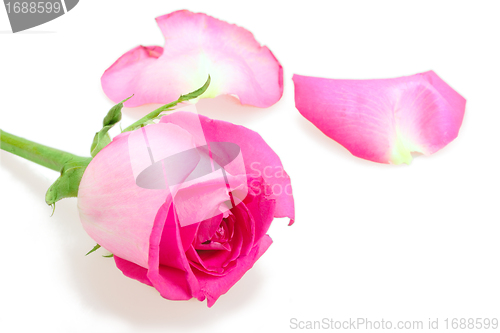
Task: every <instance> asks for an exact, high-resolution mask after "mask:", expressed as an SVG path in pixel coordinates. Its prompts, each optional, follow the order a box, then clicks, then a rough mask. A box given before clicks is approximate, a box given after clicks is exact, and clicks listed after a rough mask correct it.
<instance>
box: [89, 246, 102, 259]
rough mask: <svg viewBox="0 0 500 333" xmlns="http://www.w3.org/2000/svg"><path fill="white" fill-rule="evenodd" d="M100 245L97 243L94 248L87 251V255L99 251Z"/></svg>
mask: <svg viewBox="0 0 500 333" xmlns="http://www.w3.org/2000/svg"><path fill="white" fill-rule="evenodd" d="M100 247H101V245H99V244H96V245H95V246H94V247H93V248H92V250H90V251H89V252H87V254H86V256H88V255H89V254H91V253H92V252H95V251H97V250H98V249H99V248H100Z"/></svg>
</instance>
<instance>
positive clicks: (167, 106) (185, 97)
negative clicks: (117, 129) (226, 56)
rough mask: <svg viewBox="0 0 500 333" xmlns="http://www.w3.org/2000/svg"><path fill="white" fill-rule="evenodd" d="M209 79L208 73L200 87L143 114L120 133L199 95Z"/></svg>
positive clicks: (139, 125)
mask: <svg viewBox="0 0 500 333" xmlns="http://www.w3.org/2000/svg"><path fill="white" fill-rule="evenodd" d="M210 81H211V79H210V75H209V76H208V79H207V81H206V82H205V84H204V85H203V86H202V87H201V88H200V89H197V90H195V91H193V92H190V93H189V94H186V95H181V96H180V97H179V98H178V99H177V100H176V101H173V102H171V103H168V104H165V105H163V106H160V107H159V108H158V109H156V110H154V111H152V112H150V113H149V114H147V115H145V116H144V117H142V118H141V119H139V120H138V121H136V122H135V123H133V124H132V125H130V126H129V127H127V128H125V129H124V130H123V131H122V133H123V132H129V131H133V130H136V129H138V128H141V127H143V126H145V125H147V124H149V123H151V122H152V121H153V120H154V119H156V118H158V117H159V116H160V113H162V112H165V111H172V108H173V107H174V106H176V105H177V104H179V103H182V102H185V101H189V100H190V99H194V98H198V97H200V96H201V95H202V94H203V93H204V92H205V91H206V90H207V88H208V86H209V85H210Z"/></svg>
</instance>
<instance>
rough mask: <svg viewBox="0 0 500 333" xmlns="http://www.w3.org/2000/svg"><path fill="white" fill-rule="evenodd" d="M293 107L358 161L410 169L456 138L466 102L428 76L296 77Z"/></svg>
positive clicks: (437, 78) (437, 80)
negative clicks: (417, 156)
mask: <svg viewBox="0 0 500 333" xmlns="http://www.w3.org/2000/svg"><path fill="white" fill-rule="evenodd" d="M293 81H294V83H295V105H296V107H297V109H298V110H299V111H300V113H301V114H302V115H303V116H304V117H305V118H307V119H308V120H309V121H311V122H312V123H313V124H314V125H315V126H317V127H318V128H319V129H320V130H321V131H322V132H323V133H325V134H326V135H327V136H329V137H330V138H332V139H333V140H335V141H337V142H338V143H340V144H341V145H342V146H344V147H345V148H347V149H348V150H349V151H350V152H351V153H352V154H353V155H354V156H357V157H361V158H364V159H367V160H370V161H374V162H380V163H391V164H400V163H407V164H409V163H410V162H411V160H412V156H411V153H412V152H419V153H423V154H426V155H427V154H432V153H434V152H436V151H438V150H439V149H441V148H443V147H444V146H446V145H447V144H448V143H450V142H451V141H452V140H453V139H455V138H456V137H457V135H458V131H459V129H460V126H461V124H462V119H463V116H464V112H465V99H464V98H463V97H462V96H461V95H460V94H458V93H457V92H456V91H455V90H453V89H452V88H451V87H450V86H449V85H447V84H446V83H445V82H444V81H443V80H441V79H440V78H439V77H438V76H437V75H436V74H435V73H434V72H432V71H429V72H425V73H420V74H416V75H412V76H405V77H399V78H395V79H380V80H331V79H322V78H315V77H307V76H300V75H294V76H293Z"/></svg>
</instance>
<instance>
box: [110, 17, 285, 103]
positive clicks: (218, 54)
mask: <svg viewBox="0 0 500 333" xmlns="http://www.w3.org/2000/svg"><path fill="white" fill-rule="evenodd" d="M156 22H157V23H158V26H159V27H160V29H161V32H162V33H163V35H164V37H165V45H164V48H161V47H159V46H147V47H144V46H138V47H136V48H134V49H132V50H130V51H128V52H127V53H125V54H124V55H122V56H121V57H120V58H119V59H118V60H117V61H116V62H115V63H114V64H113V65H112V66H111V67H109V68H108V69H107V70H106V71H105V73H104V74H103V76H102V78H101V83H102V87H103V89H104V92H105V93H106V95H107V96H108V97H109V98H111V99H112V100H113V101H114V102H119V101H121V100H123V99H124V98H126V97H128V96H131V95H132V94H134V98H131V99H130V100H128V101H127V102H126V103H125V106H127V107H134V106H138V105H142V104H147V103H162V104H165V103H169V102H171V101H173V100H176V99H177V98H178V97H179V96H180V95H181V94H185V93H186V92H189V91H194V90H196V89H198V88H199V87H201V86H202V85H203V84H204V83H205V81H206V79H207V77H208V75H210V76H211V78H212V83H211V84H210V87H209V88H208V90H207V91H206V92H205V93H204V94H203V95H202V97H205V98H207V97H215V96H217V95H221V94H231V95H236V96H238V98H239V99H240V101H241V103H242V104H249V105H254V106H257V107H269V106H271V105H273V104H274V103H276V102H277V101H278V100H279V99H280V98H281V96H282V94H283V69H282V67H281V65H280V63H279V62H278V60H276V58H275V57H274V55H273V54H272V52H271V51H270V50H269V49H268V48H267V47H265V46H260V44H259V43H258V42H257V41H256V40H255V38H254V37H253V35H252V33H250V32H249V31H248V30H246V29H244V28H241V27H238V26H237V25H234V24H229V23H227V22H224V21H221V20H218V19H215V18H213V17H211V16H208V15H205V14H202V13H192V12H190V11H187V10H180V11H176V12H173V13H170V14H168V15H164V16H160V17H157V18H156Z"/></svg>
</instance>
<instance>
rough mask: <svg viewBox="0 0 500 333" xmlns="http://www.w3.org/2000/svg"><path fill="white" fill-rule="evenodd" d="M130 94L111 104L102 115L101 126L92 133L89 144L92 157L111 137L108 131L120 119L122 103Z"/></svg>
mask: <svg viewBox="0 0 500 333" xmlns="http://www.w3.org/2000/svg"><path fill="white" fill-rule="evenodd" d="M132 96H134V95H132ZM132 96H130V97H128V98H125V99H124V100H123V101H121V102H120V103H118V104H116V105H115V106H113V107H112V108H111V109H110V110H109V111H108V114H107V115H106V116H105V117H104V119H103V121H102V128H101V130H100V131H99V132H97V133H96V134H95V135H94V140H93V141H92V145H91V146H90V154H91V155H92V157H94V156H95V155H97V153H99V152H100V151H101V150H102V149H103V148H104V147H106V146H107V145H108V144H109V143H110V142H111V137H110V136H109V134H108V131H109V130H110V129H111V128H112V127H113V126H115V125H116V124H117V123H118V122H119V121H120V120H121V119H122V108H123V103H125V102H126V101H128V100H129V99H130V98H132Z"/></svg>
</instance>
